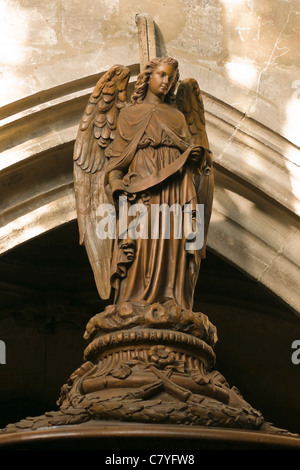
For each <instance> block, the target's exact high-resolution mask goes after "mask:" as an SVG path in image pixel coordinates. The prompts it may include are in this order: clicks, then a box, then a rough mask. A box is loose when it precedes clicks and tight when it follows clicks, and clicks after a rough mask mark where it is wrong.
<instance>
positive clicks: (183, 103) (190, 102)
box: [176, 78, 214, 258]
mask: <svg viewBox="0 0 300 470" xmlns="http://www.w3.org/2000/svg"><path fill="white" fill-rule="evenodd" d="M176 106H177V108H178V109H179V111H181V112H182V113H183V114H184V116H185V119H186V122H187V125H188V128H189V131H190V134H191V137H192V143H193V144H194V145H200V146H201V147H203V149H204V158H203V160H202V163H201V167H200V168H199V171H198V173H197V174H196V175H195V184H196V188H197V201H198V204H204V246H203V248H202V252H201V257H202V258H204V257H205V252H206V239H207V232H208V227H209V222H210V218H211V212H212V203H213V192H214V174H213V160H212V153H211V151H210V149H209V142H208V138H207V133H206V125H205V115H204V105H203V99H202V94H201V90H200V88H199V85H198V83H197V81H196V80H195V79H193V78H188V79H185V80H182V81H181V82H180V83H179V86H178V90H177V94H176Z"/></svg>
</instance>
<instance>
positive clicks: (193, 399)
mask: <svg viewBox="0 0 300 470" xmlns="http://www.w3.org/2000/svg"><path fill="white" fill-rule="evenodd" d="M85 337H86V338H87V339H90V340H91V342H90V344H89V345H88V347H87V348H86V350H85V352H84V359H85V361H86V362H85V363H84V364H83V365H82V366H81V367H80V368H79V369H77V370H76V371H75V372H74V373H73V374H72V375H71V377H70V379H69V381H68V383H67V384H65V385H64V386H63V387H62V389H61V396H60V398H59V401H58V405H59V411H57V412H49V413H46V414H45V415H43V416H40V417H36V418H27V419H26V420H22V421H21V422H20V423H17V424H15V425H9V426H8V427H7V428H6V430H5V431H6V432H7V431H8V432H9V431H10V432H13V431H16V430H18V429H19V430H20V429H22V430H24V429H31V430H34V429H38V428H40V427H45V426H46V427H49V426H58V425H66V424H79V423H84V422H87V421H89V420H119V421H127V422H140V423H161V424H182V425H198V426H211V427H225V428H238V429H248V430H264V431H265V432H270V433H281V434H282V433H284V434H289V433H287V432H286V431H284V430H279V429H276V428H274V427H272V426H270V425H269V424H268V423H266V422H265V421H264V418H263V416H262V414H261V413H260V412H259V411H257V410H255V409H253V408H252V406H251V405H249V404H248V403H247V402H246V401H245V400H244V399H243V397H242V396H241V394H240V393H239V391H238V390H237V389H236V388H235V387H230V386H229V385H228V383H227V382H226V380H225V378H224V377H223V376H222V375H221V374H220V373H219V372H218V371H216V370H214V365H215V354H214V351H213V346H214V344H215V342H216V340H217V336H216V329H215V327H214V326H213V325H212V324H211V323H210V322H209V320H208V318H207V317H206V316H205V315H203V314H202V313H193V312H191V311H188V310H185V309H182V308H180V307H178V306H177V305H175V304H173V303H167V304H164V305H160V304H153V305H150V304H147V303H146V302H141V303H129V302H126V303H124V304H122V305H119V306H116V305H113V306H109V307H107V308H106V310H105V311H104V312H102V313H101V314H98V315H96V316H95V317H94V318H92V319H91V321H90V322H89V323H88V325H87V330H86V333H85Z"/></svg>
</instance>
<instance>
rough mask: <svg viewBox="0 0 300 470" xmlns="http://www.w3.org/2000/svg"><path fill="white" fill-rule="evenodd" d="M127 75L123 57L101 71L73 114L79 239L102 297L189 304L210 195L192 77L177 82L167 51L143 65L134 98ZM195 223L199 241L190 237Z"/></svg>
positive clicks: (209, 159) (208, 159)
mask: <svg viewBox="0 0 300 470" xmlns="http://www.w3.org/2000/svg"><path fill="white" fill-rule="evenodd" d="M129 77H130V72H129V69H128V68H126V67H124V66H121V65H115V66H113V67H112V68H111V69H110V70H108V72H106V73H105V74H104V75H103V76H102V77H101V78H100V80H99V81H98V83H97V85H96V87H95V89H94V91H93V93H92V95H91V97H90V99H89V102H88V105H87V107H86V109H85V112H84V115H83V117H82V120H81V122H80V126H79V130H78V135H77V138H76V142H75V148H74V183H75V195H76V203H77V212H78V224H79V232H80V243H81V244H84V245H85V248H86V250H87V254H88V257H89V260H90V264H91V266H92V269H93V272H94V277H95V282H96V285H97V288H98V292H99V295H100V297H101V298H102V299H108V298H110V296H111V294H112V292H114V303H115V304H120V303H122V302H126V301H132V302H136V301H137V302H139V301H146V302H148V303H150V304H152V303H154V302H159V303H160V304H164V303H166V302H170V301H171V302H175V304H177V305H179V306H181V307H183V308H186V309H192V305H193V296H194V290H195V286H196V282H197V277H198V273H199V269H200V262H201V259H202V258H203V257H205V247H206V238H207V231H208V225H209V221H210V216H211V208H212V199H213V172H212V154H211V151H210V150H209V144H208V139H207V134H206V129H205V118H204V107H203V101H202V96H201V91H200V89H199V86H198V83H197V82H196V80H194V79H187V80H183V81H181V82H179V70H178V62H177V61H176V60H175V59H173V58H170V57H168V58H156V59H153V60H150V61H149V62H148V63H147V64H146V67H145V69H144V71H142V72H141V73H140V74H139V76H138V78H137V81H136V84H135V87H134V91H133V94H132V96H131V104H127V86H128V82H129ZM176 89H177V93H176ZM175 93H176V94H175ZM121 202H122V204H121ZM186 207H188V208H189V211H188V212H189V217H190V225H189V226H190V232H189V231H188V230H186V226H187V224H186V223H185V221H186V219H185V218H184V217H182V214H183V213H184V211H185V209H186ZM199 207H201V208H202V209H203V210H202V212H201V215H202V217H201V220H200V219H199V218H198V215H199V211H197V209H198V208H199ZM103 208H104V209H105V210H106V209H107V212H105V211H103ZM109 208H112V209H111V218H110V219H109V220H111V221H114V222H115V227H116V230H113V231H111V230H107V231H106V235H105V236H103V230H102V231H101V230H99V227H101V223H100V225H99V221H100V222H101V217H102V221H103V220H106V222H107V220H108V219H105V217H104V215H105V216H107V213H108V212H109ZM124 208H125V209H126V210H125V209H124ZM162 208H166V211H165V212H164V211H163V210H162ZM174 208H175V210H174ZM154 209H155V210H154ZM158 209H159V210H158ZM168 209H169V211H168ZM180 209H181V210H182V213H180ZM124 210H125V212H124ZM104 212H105V214H104ZM123 214H125V225H124V217H123ZM121 215H122V217H121ZM166 215H167V216H169V219H168V217H167V216H166ZM134 216H136V217H134ZM121 219H122V220H121ZM166 221H167V222H166ZM172 221H173V223H171V222H172ZM176 221H177V222H178V221H179V223H177V224H176V223H174V222H176ZM138 225H139V231H138ZM183 225H184V226H185V230H183V229H182V230H180V229H181V228H182V227H183ZM199 226H201V230H202V234H203V237H202V238H203V243H202V244H201V246H196V245H195V244H194V245H193V244H191V243H190V244H189V243H187V242H188V240H189V239H190V238H189V237H190V236H195V233H197V231H196V227H198V228H199ZM124 227H125V228H124ZM133 228H134V229H135V230H136V231H135V232H134V230H133ZM153 230H154V233H153ZM166 233H167V235H166ZM178 233H179V235H178ZM191 234H192V235H191ZM195 246H196V248H195Z"/></svg>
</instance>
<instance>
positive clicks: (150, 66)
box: [131, 57, 179, 104]
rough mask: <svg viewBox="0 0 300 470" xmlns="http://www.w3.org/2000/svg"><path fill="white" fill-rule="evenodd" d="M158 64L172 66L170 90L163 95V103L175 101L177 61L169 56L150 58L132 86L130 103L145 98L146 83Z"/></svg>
mask: <svg viewBox="0 0 300 470" xmlns="http://www.w3.org/2000/svg"><path fill="white" fill-rule="evenodd" d="M160 64H168V65H171V66H172V67H173V75H172V85H171V88H170V90H169V91H168V93H167V94H166V96H165V100H164V102H165V103H170V104H172V103H174V101H175V88H176V84H177V82H178V80H179V70H178V62H177V60H175V59H172V58H171V57H165V58H160V57H159V58H156V59H152V60H150V61H149V62H148V63H147V64H146V67H145V70H144V71H143V72H141V73H140V74H139V75H138V77H137V81H136V84H135V87H134V91H133V93H132V95H131V101H132V103H134V104H135V103H142V102H143V101H144V99H145V98H146V94H147V90H148V83H149V80H150V77H151V75H152V73H153V71H154V70H155V69H156V67H158V66H159V65H160Z"/></svg>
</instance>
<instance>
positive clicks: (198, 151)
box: [189, 145, 203, 163]
mask: <svg viewBox="0 0 300 470" xmlns="http://www.w3.org/2000/svg"><path fill="white" fill-rule="evenodd" d="M202 157H203V148H202V147H201V146H200V145H195V146H194V147H193V148H192V149H191V152H190V155H189V158H190V160H191V161H192V162H195V163H198V162H199V161H200V160H201V158H202Z"/></svg>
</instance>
